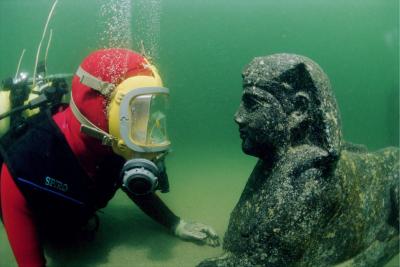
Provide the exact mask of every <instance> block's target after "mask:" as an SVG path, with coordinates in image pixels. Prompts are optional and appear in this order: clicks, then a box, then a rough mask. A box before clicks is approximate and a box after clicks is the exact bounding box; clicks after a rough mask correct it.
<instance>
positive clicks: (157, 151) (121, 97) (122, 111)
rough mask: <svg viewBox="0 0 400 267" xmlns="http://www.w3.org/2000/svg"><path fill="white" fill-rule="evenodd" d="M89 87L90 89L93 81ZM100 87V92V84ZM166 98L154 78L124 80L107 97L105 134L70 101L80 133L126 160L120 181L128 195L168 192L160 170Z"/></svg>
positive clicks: (166, 144)
mask: <svg viewBox="0 0 400 267" xmlns="http://www.w3.org/2000/svg"><path fill="white" fill-rule="evenodd" d="M79 71H81V72H84V71H83V70H78V72H79ZM155 73H156V72H155ZM80 78H81V82H85V78H86V79H88V77H87V76H86V77H85V76H84V77H80ZM89 78H90V79H92V78H93V77H89ZM95 79H97V78H95ZM90 85H91V86H90V87H92V88H93V85H94V83H93V81H92V82H91V83H90ZM101 86H102V88H104V83H103V84H101ZM168 95H169V90H168V89H167V88H165V87H162V83H161V79H160V78H159V76H158V75H155V77H152V76H134V77H130V78H128V79H126V80H124V81H123V82H121V83H120V84H119V85H118V86H117V87H116V88H115V89H114V90H113V92H112V94H111V101H110V104H109V106H108V110H107V112H108V124H109V133H106V132H104V131H103V130H101V129H99V128H97V127H96V126H95V125H94V124H92V123H91V122H90V121H88V120H87V119H86V118H85V117H84V116H83V115H82V114H80V112H79V110H78V109H77V107H76V105H75V104H74V103H73V99H72V97H71V108H72V111H73V112H74V114H75V116H76V117H77V118H78V120H79V121H80V122H81V124H82V126H81V131H83V132H85V133H86V134H88V135H90V136H93V137H97V138H99V139H101V140H102V142H103V144H106V145H110V146H112V149H113V151H114V152H115V153H116V154H118V155H120V156H122V157H124V158H125V159H126V160H127V161H126V163H125V164H124V166H123V168H122V170H121V173H120V179H121V184H122V188H123V189H124V190H125V191H128V192H129V193H131V194H134V195H145V194H148V193H151V192H154V191H155V190H157V189H159V190H161V192H168V191H169V185H168V177H167V174H166V171H165V166H164V158H165V155H166V154H167V153H168V150H169V146H170V141H169V139H168V136H167V131H166V109H167V104H168Z"/></svg>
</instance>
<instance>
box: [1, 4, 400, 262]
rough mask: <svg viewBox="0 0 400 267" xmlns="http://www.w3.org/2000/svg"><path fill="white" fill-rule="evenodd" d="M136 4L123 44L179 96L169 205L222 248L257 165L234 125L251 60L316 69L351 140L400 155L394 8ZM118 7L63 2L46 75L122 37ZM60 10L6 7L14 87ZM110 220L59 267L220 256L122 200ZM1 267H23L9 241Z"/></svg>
mask: <svg viewBox="0 0 400 267" xmlns="http://www.w3.org/2000/svg"><path fill="white" fill-rule="evenodd" d="M120 2H123V3H127V2H128V1H122V0H121V1H120ZM131 2H132V3H131V14H132V15H131V17H130V18H129V17H128V18H127V19H128V22H127V23H128V25H130V27H129V29H126V28H123V27H121V29H120V31H121V32H123V33H124V34H125V35H126V34H128V33H129V34H130V38H128V37H129V36H126V37H127V38H124V36H122V37H120V38H121V39H123V40H125V41H126V40H128V41H129V40H130V42H131V46H132V48H134V49H138V48H139V42H140V40H141V39H143V40H144V43H145V46H146V47H148V49H150V51H151V52H152V54H153V56H154V57H155V63H156V65H157V66H158V67H159V70H160V73H161V75H162V77H163V79H164V83H165V85H166V87H168V88H170V90H171V98H170V100H171V101H170V113H169V121H168V123H169V134H170V138H171V140H172V142H173V153H172V154H171V156H170V157H169V159H168V161H167V164H168V165H167V167H168V171H169V176H170V182H171V193H169V194H167V195H162V197H163V199H164V200H165V201H166V202H167V203H168V205H169V206H170V207H171V208H172V209H173V210H174V211H175V212H176V213H177V214H178V215H179V216H182V217H183V218H185V219H190V220H198V221H201V222H204V223H207V224H210V225H212V226H213V227H214V228H215V229H216V230H217V231H218V232H219V233H220V235H221V236H222V235H223V233H224V232H225V230H226V227H227V223H228V220H229V213H230V211H231V210H232V209H233V207H234V205H235V203H236V201H237V200H238V197H239V195H240V193H241V190H242V188H243V186H244V183H245V182H246V180H247V177H248V175H249V173H250V172H251V170H252V168H253V166H254V164H255V162H256V159H255V158H251V157H249V156H246V155H244V154H243V153H242V152H241V149H240V140H239V135H238V131H237V127H236V125H235V124H234V122H233V114H234V112H235V110H236V108H237V106H238V104H239V102H240V97H241V76H240V73H241V70H242V69H243V67H244V65H245V64H247V63H248V62H249V61H250V60H251V59H252V58H253V57H254V56H262V55H268V54H272V53H277V52H291V53H298V54H302V55H306V56H308V57H310V58H312V59H313V60H315V61H316V62H318V63H319V64H320V65H321V66H322V68H323V69H324V70H325V71H326V73H327V74H328V76H329V77H330V79H331V83H332V87H333V89H334V93H335V95H336V97H337V100H338V103H339V107H340V111H341V117H342V124H343V125H342V126H343V133H344V137H345V139H346V140H348V141H351V142H355V143H361V144H365V145H367V146H368V147H369V148H370V149H372V150H375V149H378V148H381V147H385V146H392V145H394V146H399V52H398V51H399V3H398V1H397V0H352V1H348V0H337V1H329V0H281V1H276V0H249V1H238V0H230V1H229V0H202V1H201V0H192V1H185V0H180V1H179V0H158V1H149V0H140V1H136V0H132V1H131ZM110 3H118V1H105V0H103V1H100V0H85V1H78V0H59V3H58V6H57V7H56V12H55V14H54V17H53V20H52V21H51V23H50V26H49V27H51V28H53V30H54V32H53V41H52V45H51V48H50V51H49V60H48V66H49V72H51V73H57V72H63V73H64V72H70V73H73V72H74V71H75V70H76V68H77V66H78V65H79V63H80V61H81V60H82V58H83V57H84V56H86V55H87V54H88V53H90V52H91V51H93V50H94V49H97V48H99V47H101V46H104V45H105V42H107V38H109V37H110V36H111V37H113V36H112V34H116V33H115V32H111V33H110V32H109V31H108V28H107V27H108V26H107V25H106V23H105V22H109V21H112V20H110V16H111V17H112V15H113V13H112V11H104V10H102V8H104V7H107V5H108V6H109V5H110ZM51 4H52V2H51V1H47V0H46V1H44V0H35V1H31V0H0V40H1V42H0V79H2V78H5V77H7V76H12V75H14V73H15V70H16V66H17V62H18V58H19V56H20V53H21V51H22V49H24V48H25V49H27V51H26V53H25V58H24V61H23V64H22V67H21V68H22V70H28V71H29V72H31V73H32V71H31V70H32V69H33V65H34V58H35V54H36V48H37V45H38V43H39V41H40V37H41V34H42V30H43V27H44V23H45V21H46V18H47V15H48V12H49V10H50V7H51ZM122 21H123V22H124V20H123V19H122ZM125 22H126V21H125ZM117 31H118V29H117ZM110 34H111V35H110ZM44 46H45V45H44ZM101 218H102V225H101V229H100V232H99V234H98V236H97V238H96V240H95V241H94V242H86V243H85V242H83V243H81V244H79V245H78V246H72V247H67V248H57V247H50V248H49V250H48V251H49V252H48V254H49V255H48V257H49V260H50V266H171V267H172V266H194V265H195V264H196V263H198V262H199V261H201V259H203V258H206V257H210V256H214V255H218V254H219V253H220V252H221V249H220V248H217V249H215V248H209V247H205V246H198V245H195V244H191V243H188V242H182V241H180V240H178V239H176V238H174V237H172V236H171V235H170V234H168V233H167V232H166V231H164V229H162V228H161V227H159V226H158V225H157V224H155V223H154V222H152V221H151V220H150V219H148V218H147V217H146V216H145V215H143V214H142V213H141V212H140V211H139V210H138V209H137V208H136V207H135V206H134V205H133V204H131V203H130V201H129V200H128V199H127V198H126V197H125V196H124V195H123V194H118V195H117V196H116V198H114V199H113V200H112V202H111V203H110V205H109V206H108V207H107V208H106V209H105V213H104V214H101ZM397 262H398V259H394V260H393V261H392V262H391V263H390V264H389V266H397V264H396V263H397ZM0 266H6V267H8V266H16V265H15V263H14V259H13V256H12V253H11V250H10V248H9V245H8V242H7V238H6V236H5V233H4V231H3V229H1V231H0Z"/></svg>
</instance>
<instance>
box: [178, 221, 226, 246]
mask: <svg viewBox="0 0 400 267" xmlns="http://www.w3.org/2000/svg"><path fill="white" fill-rule="evenodd" d="M174 234H175V235H176V236H178V237H180V238H182V239H184V240H188V241H193V242H199V243H202V244H206V245H209V246H212V247H217V246H219V237H218V235H217V233H216V232H215V231H214V230H213V229H212V228H211V227H210V226H208V225H205V224H202V223H197V222H185V221H184V220H180V221H179V223H178V225H177V226H176V227H175V229H174Z"/></svg>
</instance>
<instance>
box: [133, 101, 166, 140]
mask: <svg viewBox="0 0 400 267" xmlns="http://www.w3.org/2000/svg"><path fill="white" fill-rule="evenodd" d="M167 100H168V96H167V95H166V94H155V95H140V96H138V97H136V98H134V99H133V101H132V102H131V104H130V113H131V118H130V121H131V131H130V138H131V139H132V140H133V141H134V142H135V143H138V144H140V145H153V146H154V145H155V146H156V145H161V144H164V143H165V142H168V136H167V125H166V109H167V103H168V101H167Z"/></svg>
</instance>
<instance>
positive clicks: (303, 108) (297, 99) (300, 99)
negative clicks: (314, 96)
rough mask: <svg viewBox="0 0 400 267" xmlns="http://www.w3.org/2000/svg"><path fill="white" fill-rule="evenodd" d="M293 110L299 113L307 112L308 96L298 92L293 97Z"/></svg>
mask: <svg viewBox="0 0 400 267" xmlns="http://www.w3.org/2000/svg"><path fill="white" fill-rule="evenodd" d="M293 105H294V110H295V111H299V112H303V113H304V112H307V111H308V110H309V109H310V96H309V95H308V94H307V93H306V92H304V91H300V92H297V93H296V94H295V95H294V99H293Z"/></svg>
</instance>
